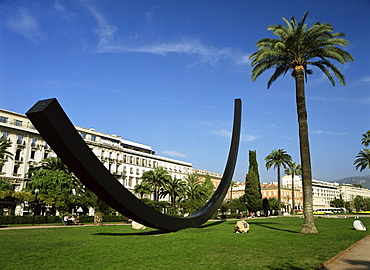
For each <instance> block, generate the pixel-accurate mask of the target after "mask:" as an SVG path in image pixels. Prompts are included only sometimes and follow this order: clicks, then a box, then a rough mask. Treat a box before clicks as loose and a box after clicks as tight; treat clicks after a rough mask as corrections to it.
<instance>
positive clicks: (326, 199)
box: [282, 175, 370, 209]
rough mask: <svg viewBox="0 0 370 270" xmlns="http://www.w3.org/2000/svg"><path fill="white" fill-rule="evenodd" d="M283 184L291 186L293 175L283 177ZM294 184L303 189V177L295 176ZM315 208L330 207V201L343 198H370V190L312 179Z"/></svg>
mask: <svg viewBox="0 0 370 270" xmlns="http://www.w3.org/2000/svg"><path fill="white" fill-rule="evenodd" d="M282 185H284V186H287V187H291V185H292V177H291V175H286V176H284V177H283V178H282ZM294 186H295V187H296V188H299V189H300V190H301V191H302V178H301V177H299V176H295V177H294ZM312 192H313V208H314V209H317V208H329V207H330V202H331V201H333V200H335V199H339V198H342V199H343V200H344V201H353V199H354V198H355V197H356V196H362V197H368V198H370V190H368V189H366V188H358V187H354V186H351V185H345V184H344V185H339V183H331V182H324V181H319V180H314V179H313V180H312Z"/></svg>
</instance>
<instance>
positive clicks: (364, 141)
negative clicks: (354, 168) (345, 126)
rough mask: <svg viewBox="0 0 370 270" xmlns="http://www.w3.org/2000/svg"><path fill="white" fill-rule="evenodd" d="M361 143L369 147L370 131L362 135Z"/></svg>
mask: <svg viewBox="0 0 370 270" xmlns="http://www.w3.org/2000/svg"><path fill="white" fill-rule="evenodd" d="M361 143H362V144H363V145H365V146H366V147H368V146H369V145H370V130H368V131H366V133H364V134H362V139H361Z"/></svg>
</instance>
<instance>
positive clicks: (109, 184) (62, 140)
mask: <svg viewBox="0 0 370 270" xmlns="http://www.w3.org/2000/svg"><path fill="white" fill-rule="evenodd" d="M26 115H27V117H28V118H29V119H30V120H31V122H32V123H33V125H34V126H35V127H36V129H37V130H38V131H39V133H40V135H41V136H42V137H43V138H44V140H45V141H46V142H47V143H48V144H49V146H50V147H51V148H52V149H53V150H54V152H55V153H56V154H57V155H58V157H59V158H60V159H61V160H62V161H63V162H64V163H65V164H66V165H67V166H68V168H69V169H70V170H71V171H72V172H73V173H74V174H75V175H76V176H77V177H78V178H79V179H80V180H81V182H82V183H83V184H85V185H86V186H87V187H88V188H90V189H91V190H92V191H93V192H94V193H95V194H96V195H97V196H98V197H99V198H101V199H102V200H103V201H105V202H106V203H107V204H108V205H110V206H111V207H112V208H114V209H115V210H117V211H118V212H120V213H121V214H123V215H125V216H126V217H128V218H131V219H132V220H135V221H137V222H140V223H142V224H144V225H146V226H149V227H152V228H156V229H161V230H165V231H178V230H181V229H185V228H190V227H199V226H200V225H202V224H203V223H204V222H206V221H207V220H208V219H210V218H211V217H212V215H213V214H214V213H215V212H216V211H217V209H218V208H219V207H220V205H221V203H222V201H223V199H224V197H225V195H226V193H227V190H228V188H229V186H230V183H231V179H232V177H233V174H234V169H235V164H236V159H237V155H238V148H239V140H240V126H241V100H240V99H236V100H235V106H234V123H233V133H232V138H231V145H230V150H229V156H228V160H227V164H226V167H225V170H224V173H223V177H222V179H221V182H220V184H219V186H218V188H217V190H216V191H215V193H214V194H213V196H212V198H211V199H210V200H209V201H208V202H207V203H206V204H205V206H203V208H201V209H200V210H199V211H197V212H196V213H194V214H192V215H189V216H187V217H183V218H176V217H172V216H168V215H165V214H162V213H160V212H158V211H157V210H155V209H154V208H151V207H149V206H147V205H146V204H145V203H143V202H142V201H141V200H139V199H138V198H136V196H135V195H133V194H132V193H131V192H130V191H129V190H127V189H126V188H125V187H124V186H123V185H121V184H120V183H119V182H118V181H117V180H116V178H115V177H114V176H113V175H111V173H110V172H109V171H108V170H107V169H106V168H105V166H104V165H103V164H102V163H101V162H100V160H99V159H98V158H97V157H96V156H95V154H94V153H93V152H92V151H91V149H90V148H89V146H88V145H87V144H86V143H85V141H84V140H83V139H82V137H81V136H80V134H79V133H78V132H77V130H76V129H75V127H74V126H73V124H72V122H71V121H70V120H69V118H68V116H67V115H66V114H65V112H64V111H63V109H62V107H61V106H60V104H59V102H58V101H57V99H55V98H53V99H46V100H41V101H38V102H37V103H36V104H35V105H34V106H33V107H32V108H31V109H29V110H28V112H27V113H26Z"/></svg>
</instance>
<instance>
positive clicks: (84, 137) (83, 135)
mask: <svg viewBox="0 0 370 270" xmlns="http://www.w3.org/2000/svg"><path fill="white" fill-rule="evenodd" d="M80 135H81V137H82V138H83V139H84V140H85V139H86V133H82V132H80Z"/></svg>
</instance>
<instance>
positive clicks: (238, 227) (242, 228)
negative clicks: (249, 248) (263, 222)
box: [234, 220, 249, 233]
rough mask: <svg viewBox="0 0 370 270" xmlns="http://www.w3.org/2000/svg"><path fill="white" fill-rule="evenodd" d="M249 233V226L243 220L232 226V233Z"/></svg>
mask: <svg viewBox="0 0 370 270" xmlns="http://www.w3.org/2000/svg"><path fill="white" fill-rule="evenodd" d="M248 231H249V224H248V222H246V221H245V220H240V221H238V222H237V223H236V224H235V226H234V233H247V232H248Z"/></svg>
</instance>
